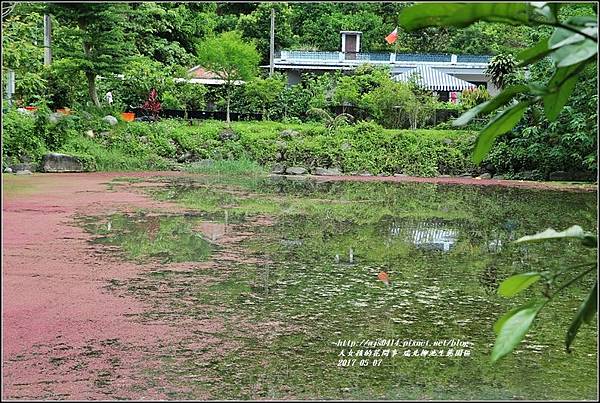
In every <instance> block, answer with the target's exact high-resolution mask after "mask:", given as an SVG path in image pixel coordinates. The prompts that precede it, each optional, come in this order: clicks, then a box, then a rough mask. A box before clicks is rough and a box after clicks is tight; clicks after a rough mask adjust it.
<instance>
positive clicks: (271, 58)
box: [269, 8, 275, 77]
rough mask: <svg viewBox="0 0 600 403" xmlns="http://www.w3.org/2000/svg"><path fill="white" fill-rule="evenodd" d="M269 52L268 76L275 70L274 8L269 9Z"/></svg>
mask: <svg viewBox="0 0 600 403" xmlns="http://www.w3.org/2000/svg"><path fill="white" fill-rule="evenodd" d="M270 45H271V46H270V52H269V77H271V76H272V75H273V72H274V71H275V9H274V8H272V9H271V44H270Z"/></svg>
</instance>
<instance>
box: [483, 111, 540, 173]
mask: <svg viewBox="0 0 600 403" xmlns="http://www.w3.org/2000/svg"><path fill="white" fill-rule="evenodd" d="M528 106H529V102H519V103H518V104H516V105H514V106H512V107H510V108H508V109H506V110H504V111H502V112H501V113H500V114H498V115H497V116H496V117H495V118H494V119H493V120H492V121H491V122H490V123H488V125H487V126H486V127H485V128H484V129H483V130H482V131H481V133H479V137H477V143H476V144H475V150H474V151H473V161H474V162H475V163H476V164H479V163H480V162H481V161H482V160H483V159H484V158H485V156H486V155H487V153H488V152H489V151H490V149H491V148H492V144H494V140H495V139H496V137H498V136H499V135H501V134H504V133H506V132H508V131H510V130H511V129H512V128H513V127H515V125H516V124H517V122H518V121H519V120H521V118H522V117H523V114H524V113H525V110H526V109H527V107H528Z"/></svg>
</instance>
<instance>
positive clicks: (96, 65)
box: [47, 3, 133, 106]
mask: <svg viewBox="0 0 600 403" xmlns="http://www.w3.org/2000/svg"><path fill="white" fill-rule="evenodd" d="M129 11H130V6H129V5H127V4H125V3H112V4H108V3H51V4H49V5H48V7H47V12H48V13H50V14H52V15H54V16H55V17H56V19H57V21H59V23H62V24H65V25H68V26H70V27H72V28H73V29H74V33H75V35H76V37H77V39H79V41H80V44H81V50H80V51H78V52H73V53H70V54H69V55H65V59H66V60H64V61H63V64H62V65H63V66H65V67H66V68H67V69H70V70H74V71H83V72H84V73H85V77H86V79H87V84H88V92H89V96H90V99H91V100H92V102H93V103H94V105H96V106H100V101H99V100H98V93H97V89H96V78H97V77H98V76H101V75H106V74H111V73H120V72H121V69H122V67H123V65H124V63H125V62H126V60H127V58H128V56H129V55H130V54H131V52H132V51H133V47H132V46H131V44H130V42H129V41H128V40H127V37H126V34H125V26H126V23H127V17H128V15H129Z"/></svg>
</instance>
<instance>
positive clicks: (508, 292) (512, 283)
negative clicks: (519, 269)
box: [498, 272, 541, 297]
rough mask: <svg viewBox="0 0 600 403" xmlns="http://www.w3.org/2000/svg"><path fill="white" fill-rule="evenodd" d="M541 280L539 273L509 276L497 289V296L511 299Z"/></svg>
mask: <svg viewBox="0 0 600 403" xmlns="http://www.w3.org/2000/svg"><path fill="white" fill-rule="evenodd" d="M540 278H541V276H540V273H536V272H532V273H521V274H516V275H514V276H510V277H509V278H507V279H506V280H504V281H503V282H502V283H501V284H500V286H499V287H498V294H500V295H502V296H503V297H512V296H514V295H517V294H518V293H520V292H521V291H523V290H525V289H527V288H528V287H529V286H531V285H532V284H534V283H535V282H537V281H538V280H539V279H540Z"/></svg>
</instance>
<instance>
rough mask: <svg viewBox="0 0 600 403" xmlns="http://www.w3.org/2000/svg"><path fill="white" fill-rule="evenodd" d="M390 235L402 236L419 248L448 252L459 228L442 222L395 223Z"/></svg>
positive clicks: (455, 239)
mask: <svg viewBox="0 0 600 403" xmlns="http://www.w3.org/2000/svg"><path fill="white" fill-rule="evenodd" d="M390 235H391V236H401V237H403V238H405V239H407V240H408V241H410V242H411V243H412V244H414V245H415V246H416V247H418V248H422V249H430V250H440V251H444V252H447V251H449V250H450V248H451V247H452V246H453V245H454V244H455V243H456V241H457V239H458V230H457V229H454V228H449V227H448V225H447V224H446V223H440V222H417V223H403V225H397V224H395V223H394V224H393V225H391V227H390Z"/></svg>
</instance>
